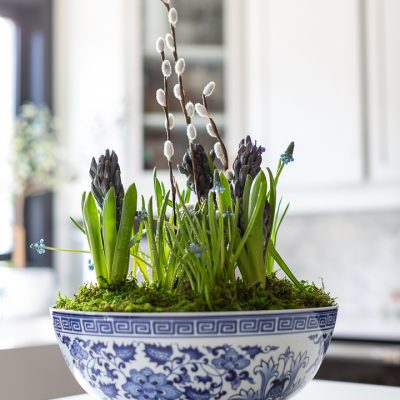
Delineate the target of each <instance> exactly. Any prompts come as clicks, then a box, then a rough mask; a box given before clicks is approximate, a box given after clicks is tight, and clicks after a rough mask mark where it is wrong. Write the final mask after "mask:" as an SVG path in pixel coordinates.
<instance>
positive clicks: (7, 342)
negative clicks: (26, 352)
mask: <svg viewBox="0 0 400 400" xmlns="http://www.w3.org/2000/svg"><path fill="white" fill-rule="evenodd" d="M56 343H57V341H56V335H55V334H54V329H53V323H52V321H51V319H50V316H49V315H44V316H39V317H32V318H21V319H15V320H0V350H6V349H16V348H21V347H33V346H45V345H49V344H56Z"/></svg>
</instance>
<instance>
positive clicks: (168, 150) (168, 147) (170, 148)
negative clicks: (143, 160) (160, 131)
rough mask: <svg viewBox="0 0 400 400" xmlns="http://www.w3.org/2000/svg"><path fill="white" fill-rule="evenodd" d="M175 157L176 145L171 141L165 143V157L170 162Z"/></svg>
mask: <svg viewBox="0 0 400 400" xmlns="http://www.w3.org/2000/svg"><path fill="white" fill-rule="evenodd" d="M173 155H174V145H173V144H172V142H171V141H170V140H167V141H165V143H164V156H165V157H166V158H167V160H168V161H171V158H172V156H173Z"/></svg>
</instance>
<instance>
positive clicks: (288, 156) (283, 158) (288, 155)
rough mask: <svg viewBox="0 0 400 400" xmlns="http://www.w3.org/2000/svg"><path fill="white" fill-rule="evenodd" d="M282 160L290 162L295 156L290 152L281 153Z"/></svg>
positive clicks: (286, 162) (285, 162)
mask: <svg viewBox="0 0 400 400" xmlns="http://www.w3.org/2000/svg"><path fill="white" fill-rule="evenodd" d="M281 161H282V162H283V163H284V164H289V163H290V162H292V161H294V158H293V156H291V155H290V154H286V153H283V154H282V155H281Z"/></svg>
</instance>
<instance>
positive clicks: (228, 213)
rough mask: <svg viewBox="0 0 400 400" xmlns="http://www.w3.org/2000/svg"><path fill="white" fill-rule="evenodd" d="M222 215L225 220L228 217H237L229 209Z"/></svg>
mask: <svg viewBox="0 0 400 400" xmlns="http://www.w3.org/2000/svg"><path fill="white" fill-rule="evenodd" d="M222 215H223V217H224V218H226V217H233V216H234V215H235V213H233V212H232V211H231V209H230V208H228V209H227V210H226V211H225V212H224V213H223V214H222Z"/></svg>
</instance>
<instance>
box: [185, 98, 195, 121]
mask: <svg viewBox="0 0 400 400" xmlns="http://www.w3.org/2000/svg"><path fill="white" fill-rule="evenodd" d="M185 107H186V112H187V115H188V116H189V117H190V118H193V117H194V104H193V103H192V102H191V101H189V102H188V103H187V104H186V106H185Z"/></svg>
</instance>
